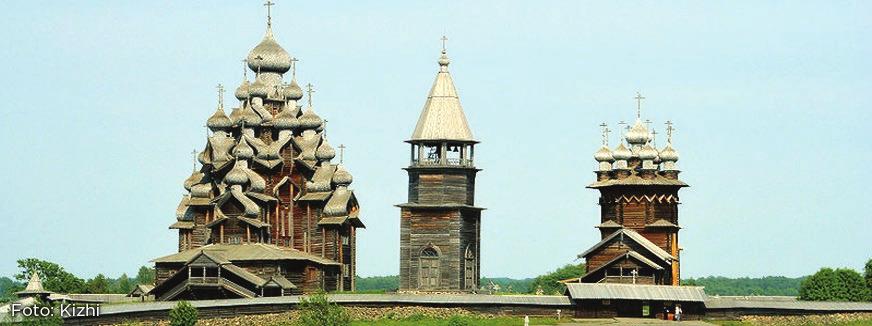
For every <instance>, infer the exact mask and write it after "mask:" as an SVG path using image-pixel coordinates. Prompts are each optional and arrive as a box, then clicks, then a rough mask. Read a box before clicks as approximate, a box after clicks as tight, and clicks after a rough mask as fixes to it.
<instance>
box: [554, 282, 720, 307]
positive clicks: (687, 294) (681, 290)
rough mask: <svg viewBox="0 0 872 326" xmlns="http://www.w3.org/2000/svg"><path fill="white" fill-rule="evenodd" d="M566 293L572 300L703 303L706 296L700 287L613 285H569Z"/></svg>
mask: <svg viewBox="0 0 872 326" xmlns="http://www.w3.org/2000/svg"><path fill="white" fill-rule="evenodd" d="M566 293H567V294H568V295H569V298H571V299H573V300H603V299H606V300H610V299H625V300H662V301H683V302H705V301H706V298H707V296H706V294H705V291H703V287H701V286H673V285H647V284H614V283H570V284H566Z"/></svg>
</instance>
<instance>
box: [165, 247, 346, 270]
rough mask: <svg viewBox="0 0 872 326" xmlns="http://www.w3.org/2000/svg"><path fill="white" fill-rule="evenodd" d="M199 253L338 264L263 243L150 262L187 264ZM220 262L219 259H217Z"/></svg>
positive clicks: (188, 252) (233, 259) (232, 258)
mask: <svg viewBox="0 0 872 326" xmlns="http://www.w3.org/2000/svg"><path fill="white" fill-rule="evenodd" d="M200 252H206V253H209V254H211V255H212V257H215V256H216V255H217V256H220V257H221V259H224V260H226V261H229V262H236V261H251V260H307V261H311V262H315V263H318V264H321V265H339V263H337V262H335V261H333V260H330V259H327V258H321V257H318V256H315V255H311V254H308V253H305V252H302V251H299V250H296V249H291V248H282V247H279V246H276V245H271V244H264V243H247V244H223V243H222V244H209V245H205V246H202V247H200V248H194V249H188V250H185V251H182V252H179V253H175V254H172V255H168V256H164V257H160V258H157V259H154V260H152V262H155V263H187V262H188V261H190V260H191V259H193V258H195V256H198V255H199V254H200ZM219 260H220V259H219Z"/></svg>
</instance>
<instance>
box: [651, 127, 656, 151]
mask: <svg viewBox="0 0 872 326" xmlns="http://www.w3.org/2000/svg"><path fill="white" fill-rule="evenodd" d="M651 145H652V146H654V147H657V130H652V131H651Z"/></svg>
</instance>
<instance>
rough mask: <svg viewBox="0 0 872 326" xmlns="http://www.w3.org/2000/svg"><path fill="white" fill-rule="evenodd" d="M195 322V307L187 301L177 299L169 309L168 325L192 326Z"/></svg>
mask: <svg viewBox="0 0 872 326" xmlns="http://www.w3.org/2000/svg"><path fill="white" fill-rule="evenodd" d="M196 324H197V308H194V306H192V305H191V304H190V303H188V302H187V301H179V303H177V304H176V307H175V308H173V310H170V326H194V325H196Z"/></svg>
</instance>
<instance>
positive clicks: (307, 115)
mask: <svg viewBox="0 0 872 326" xmlns="http://www.w3.org/2000/svg"><path fill="white" fill-rule="evenodd" d="M299 120H300V127H302V128H303V129H317V128H320V127H321V124H322V123H323V121H322V120H321V117H319V116H318V115H317V114H315V111H314V110H312V107H311V106H310V107H308V108H306V111H304V112H303V115H301V116H300V119H299Z"/></svg>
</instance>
